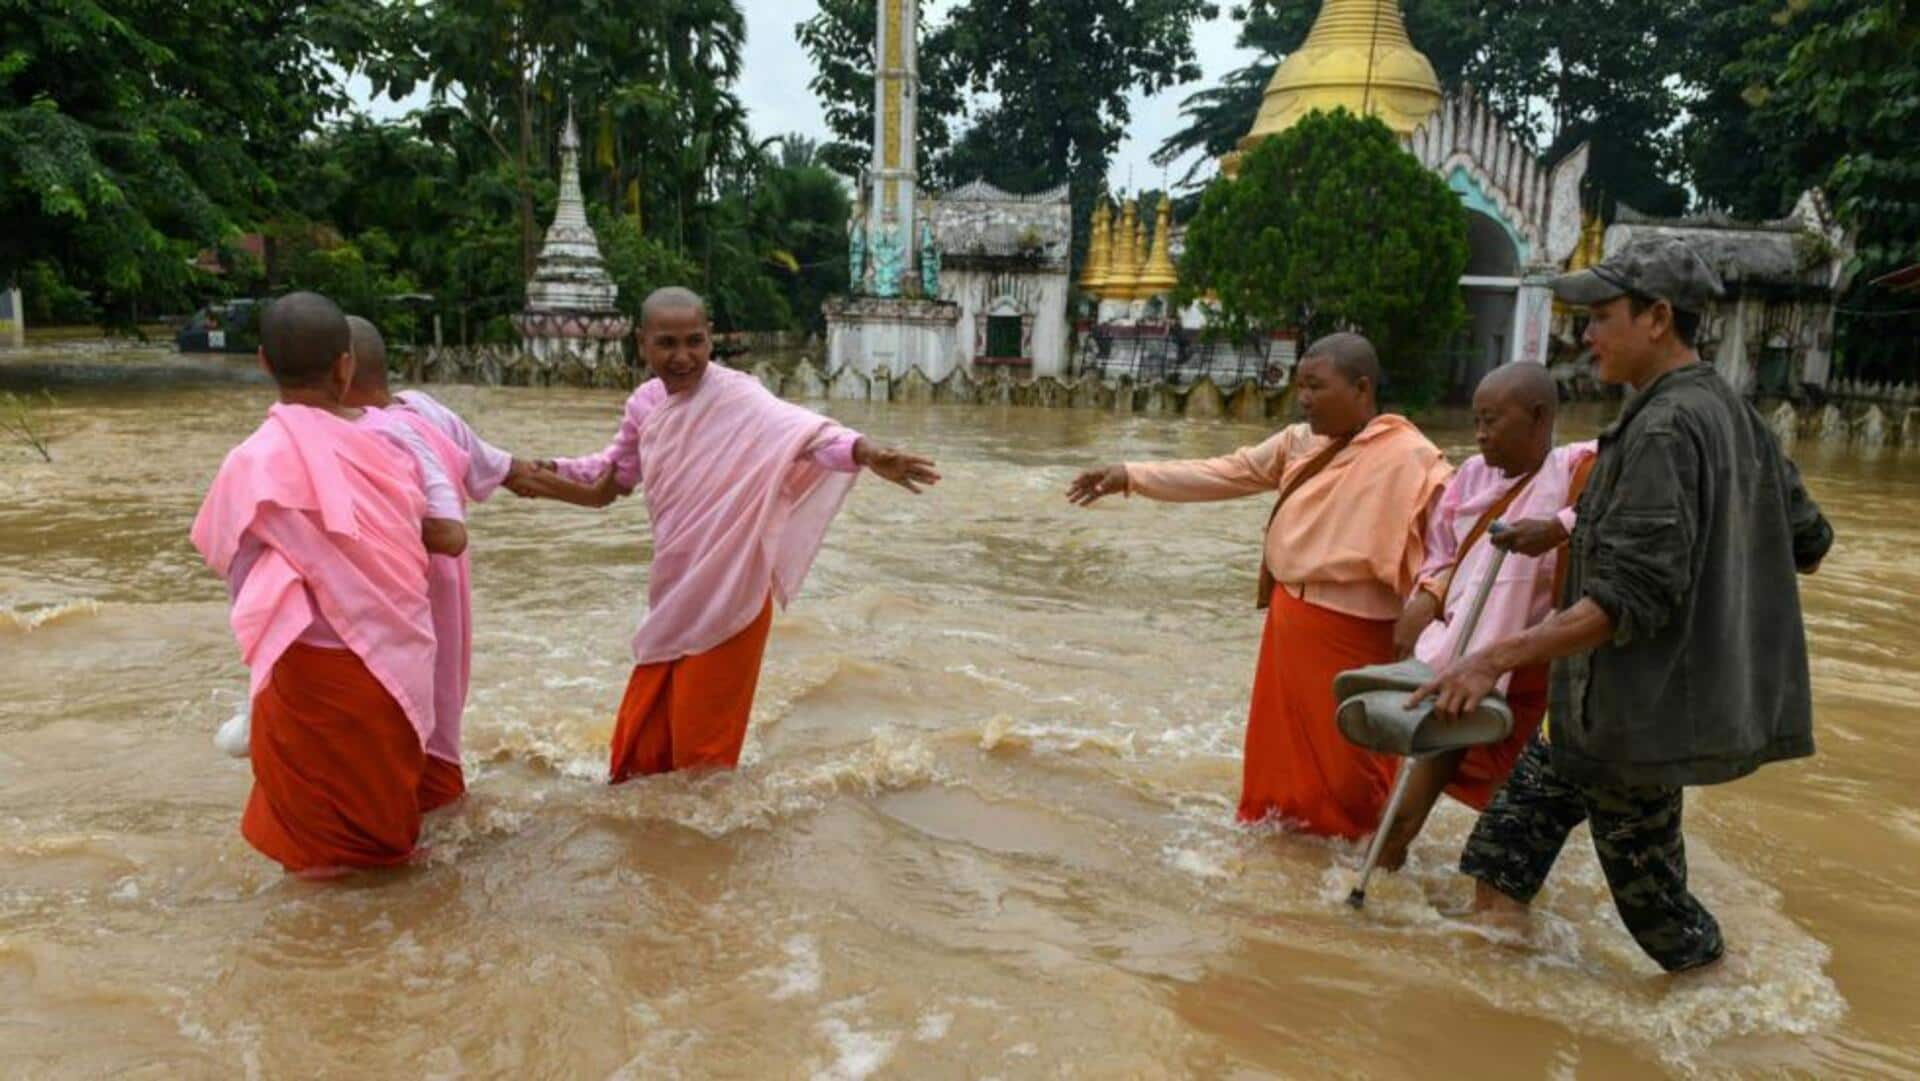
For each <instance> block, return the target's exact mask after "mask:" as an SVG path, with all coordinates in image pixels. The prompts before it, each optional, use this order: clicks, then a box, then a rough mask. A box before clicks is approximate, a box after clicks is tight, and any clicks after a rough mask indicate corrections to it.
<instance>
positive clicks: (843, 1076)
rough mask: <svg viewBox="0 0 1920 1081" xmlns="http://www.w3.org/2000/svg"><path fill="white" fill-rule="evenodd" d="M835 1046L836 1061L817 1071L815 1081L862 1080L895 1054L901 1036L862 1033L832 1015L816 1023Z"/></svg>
mask: <svg viewBox="0 0 1920 1081" xmlns="http://www.w3.org/2000/svg"><path fill="white" fill-rule="evenodd" d="M814 1028H815V1031H817V1032H819V1033H820V1035H822V1036H824V1037H825V1038H826V1040H827V1042H828V1043H829V1044H831V1045H832V1047H833V1054H834V1060H833V1063H832V1065H830V1066H828V1067H827V1068H826V1069H824V1070H815V1071H814V1073H813V1077H814V1081H861V1079H863V1078H867V1077H872V1076H873V1075H874V1074H875V1073H877V1072H879V1070H880V1067H882V1066H885V1065H886V1064H887V1060H888V1059H889V1058H892V1057H893V1049H894V1047H895V1046H897V1045H898V1044H899V1042H900V1038H899V1037H898V1036H889V1035H884V1034H880V1033H874V1032H862V1031H861V1030H859V1029H856V1028H854V1027H853V1026H852V1025H851V1024H849V1023H848V1022H846V1021H843V1020H841V1019H840V1018H838V1017H829V1018H827V1019H826V1020H824V1021H822V1022H820V1023H819V1024H818V1025H816V1026H814Z"/></svg>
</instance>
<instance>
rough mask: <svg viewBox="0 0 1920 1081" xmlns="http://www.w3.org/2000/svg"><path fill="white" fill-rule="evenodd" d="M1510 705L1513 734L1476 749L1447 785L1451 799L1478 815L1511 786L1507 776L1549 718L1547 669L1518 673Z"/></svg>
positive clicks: (1509, 693)
mask: <svg viewBox="0 0 1920 1081" xmlns="http://www.w3.org/2000/svg"><path fill="white" fill-rule="evenodd" d="M1507 705H1508V707H1509V708H1511V709H1512V710H1513V733H1512V734H1511V735H1509V736H1508V737H1507V738H1506V739H1504V740H1501V741H1500V742H1499V743H1490V744H1488V745H1486V746H1484V747H1475V748H1473V749H1472V750H1470V751H1468V752H1467V753H1466V754H1465V755H1464V756H1462V757H1461V759H1460V768H1459V769H1458V770H1456V771H1455V772H1454V775H1453V781H1452V782H1451V783H1449V784H1448V785H1447V795H1449V796H1452V797H1453V798H1454V799H1457V800H1459V801H1460V802H1461V803H1464V804H1466V805H1467V806H1469V807H1471V808H1473V809H1474V810H1476V811H1484V810H1486V809H1487V804H1488V803H1489V802H1490V801H1491V800H1492V799H1493V794H1494V793H1495V792H1498V791H1500V786H1501V785H1503V784H1506V783H1507V774H1509V773H1512V772H1513V765H1514V763H1516V762H1518V761H1520V752H1522V751H1524V750H1526V749H1527V744H1528V742H1530V741H1531V740H1532V739H1533V734H1534V733H1535V732H1537V731H1539V730H1540V720H1541V718H1543V717H1545V716H1546V715H1547V666H1546V665H1544V664H1542V665H1536V666H1535V667H1532V668H1518V669H1515V670H1514V673H1513V679H1512V680H1510V681H1509V682H1508V684H1507Z"/></svg>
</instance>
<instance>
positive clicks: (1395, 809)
mask: <svg viewBox="0 0 1920 1081" xmlns="http://www.w3.org/2000/svg"><path fill="white" fill-rule="evenodd" d="M1505 529H1506V523H1505V522H1495V523H1493V525H1491V526H1490V527H1488V529H1487V535H1488V536H1490V537H1491V536H1493V535H1494V534H1497V533H1500V532H1501V531H1503V530H1505ZM1506 561H1507V550H1506V549H1505V548H1496V549H1494V552H1493V565H1492V566H1491V567H1488V568H1487V576H1486V578H1484V579H1483V580H1482V581H1481V582H1480V592H1479V593H1477V594H1475V595H1474V598H1473V607H1472V608H1470V609H1468V610H1467V622H1466V626H1465V627H1463V628H1462V629H1461V632H1460V640H1459V641H1458V642H1456V643H1455V644H1454V647H1453V659H1454V660H1456V661H1457V660H1459V659H1460V658H1462V657H1464V656H1466V655H1467V646H1468V645H1469V644H1470V643H1471V642H1472V641H1473V632H1474V631H1476V630H1478V629H1479V628H1480V611H1481V609H1483V608H1485V607H1486V606H1487V596H1488V595H1489V594H1491V593H1492V592H1493V583H1494V581H1495V580H1496V579H1498V578H1499V577H1500V565H1501V564H1502V563H1505V562H1506ZM1442 753H1444V752H1441V751H1434V752H1432V753H1429V754H1422V755H1408V756H1406V757H1405V758H1402V759H1401V760H1400V768H1399V770H1398V771H1397V772H1396V773H1395V774H1394V777H1393V792H1392V794H1391V795H1389V796H1388V797H1387V810H1386V813H1385V814H1384V815H1382V816H1381V818H1380V827H1379V828H1378V829H1376V830H1374V831H1373V839H1372V840H1371V841H1369V842H1368V843H1367V862H1366V863H1365V864H1364V865H1363V866H1362V867H1361V868H1360V884H1359V885H1357V886H1355V887H1354V888H1353V892H1351V893H1349V894H1347V905H1348V907H1351V908H1354V909H1360V908H1365V907H1366V904H1367V882H1368V880H1369V879H1371V878H1372V877H1373V866H1374V864H1375V863H1377V862H1379V859H1380V849H1381V848H1383V847H1385V845H1386V843H1387V828H1388V827H1389V826H1392V825H1393V816H1394V815H1396V814H1399V813H1400V803H1401V801H1402V800H1404V799H1406V797H1407V782H1408V781H1410V780H1412V779H1413V767H1414V764H1415V763H1416V762H1418V761H1421V760H1423V759H1427V758H1431V757H1433V755H1435V754H1442Z"/></svg>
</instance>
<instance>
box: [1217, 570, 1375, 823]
mask: <svg viewBox="0 0 1920 1081" xmlns="http://www.w3.org/2000/svg"><path fill="white" fill-rule="evenodd" d="M1392 659H1393V621H1392V620H1390V619H1389V620H1372V619H1361V618H1360V617H1358V616H1350V615H1345V614H1343V613H1340V612H1335V611H1333V610H1331V609H1328V608H1321V607H1319V606H1318V605H1313V604H1308V603H1307V602H1305V601H1303V600H1299V599H1297V598H1295V597H1294V596H1293V594H1291V593H1288V592H1287V590H1286V587H1285V586H1281V587H1278V588H1276V589H1275V590H1274V591H1273V601H1272V604H1271V605H1270V606H1269V607H1268V608H1267V626H1266V631H1265V632H1264V633H1263V634H1262V635H1261V637H1260V666H1259V668H1258V669H1257V670H1256V671H1255V673H1254V677H1253V704H1252V707H1251V708H1250V709H1249V710H1248V714H1247V748H1246V762H1245V766H1244V769H1243V773H1242V779H1241V785H1240V820H1241V821H1242V822H1258V821H1260V820H1262V819H1266V818H1277V819H1279V820H1280V821H1283V822H1286V823H1288V824H1289V825H1293V826H1297V827H1299V828H1301V829H1304V830H1306V831H1307V832H1309V833H1320V834H1331V835H1333V836H1336V837H1346V838H1349V839H1357V838H1360V837H1365V836H1366V835H1367V834H1369V833H1372V832H1373V831H1374V829H1375V827H1377V826H1379V824H1380V814H1381V812H1382V811H1384V810H1385V809H1386V805H1387V793H1388V792H1389V791H1390V790H1391V789H1392V787H1393V771H1394V764H1395V759H1393V758H1392V757H1390V756H1387V755H1378V754H1374V753H1372V752H1371V751H1364V750H1361V749H1360V748H1358V747H1355V746H1354V745H1352V744H1351V743H1348V742H1347V741H1346V739H1345V738H1343V737H1342V736H1341V735H1340V730H1339V729H1338V728H1337V727H1335V725H1334V720H1333V716H1334V708H1335V702H1334V700H1333V677H1334V676H1335V675H1337V674H1338V673H1340V672H1344V671H1346V670H1347V669H1349V668H1360V667H1362V666H1364V665H1369V664H1381V663H1384V662H1386V661H1390V660H1392Z"/></svg>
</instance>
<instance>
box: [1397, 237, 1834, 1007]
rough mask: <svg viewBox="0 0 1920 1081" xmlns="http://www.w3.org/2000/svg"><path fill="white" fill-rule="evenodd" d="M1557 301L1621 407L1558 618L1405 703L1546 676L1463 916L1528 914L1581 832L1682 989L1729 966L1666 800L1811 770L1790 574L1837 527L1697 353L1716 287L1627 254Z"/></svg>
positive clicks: (1803, 660) (1679, 257)
mask: <svg viewBox="0 0 1920 1081" xmlns="http://www.w3.org/2000/svg"><path fill="white" fill-rule="evenodd" d="M1554 292H1555V294H1556V295H1557V296H1559V298H1560V299H1562V300H1564V301H1567V302H1569V303H1572V304H1579V305H1585V306H1586V307H1587V308H1588V310H1589V313H1590V315H1591V321H1590V322H1589V323H1588V325H1587V331H1586V342H1587V344H1588V346H1589V347H1590V348H1591V349H1592V351H1593V356H1594V363H1595V366H1596V368H1597V370H1598V374H1599V377H1600V379H1601V380H1602V381H1603V382H1607V383H1626V384H1630V385H1631V386H1632V388H1633V391H1634V394H1633V396H1632V398H1631V399H1630V400H1629V401H1628V402H1627V404H1626V407H1625V408H1624V409H1623V410H1622V412H1621V415H1620V418H1619V420H1617V421H1615V422H1614V424H1613V426H1612V427H1610V428H1608V429H1607V430H1606V431H1605V432H1604V433H1602V434H1601V436H1600V453H1599V457H1598V459H1597V461H1596V463H1595V465H1594V470H1593V477H1592V480H1591V481H1590V482H1589V483H1588V486H1587V489H1586V492H1585V494H1584V495H1582V497H1581V499H1580V504H1579V517H1578V521H1577V524H1576V525H1575V527H1574V531H1573V536H1572V538H1571V540H1570V541H1569V551H1568V555H1567V559H1568V573H1567V578H1566V586H1565V592H1564V593H1563V594H1562V596H1561V597H1560V604H1561V611H1559V612H1558V613H1557V614H1555V615H1554V616H1553V617H1552V618H1551V619H1549V620H1547V621H1545V622H1544V623H1541V624H1538V625H1536V626H1535V627H1533V628H1531V629H1530V630H1527V631H1525V632H1522V633H1520V634H1518V635H1515V636H1513V637H1511V638H1506V639H1503V640H1500V641H1497V642H1494V643H1492V644H1490V645H1488V646H1487V647H1485V648H1484V649H1482V650H1480V651H1478V652H1476V653H1473V654H1471V655H1469V656H1467V657H1464V658H1462V659H1461V660H1460V661H1458V662H1456V663H1455V664H1453V665H1451V666H1449V667H1448V668H1447V670H1446V671H1444V672H1442V673H1440V675H1439V676H1438V677H1437V678H1436V679H1435V680H1434V681H1433V682H1432V683H1430V684H1428V685H1427V686H1426V687H1424V688H1422V689H1421V690H1420V691H1419V692H1418V693H1417V694H1416V695H1415V696H1414V701H1415V702H1418V701H1420V700H1423V699H1425V698H1428V697H1432V698H1434V699H1435V703H1436V708H1437V709H1438V710H1439V711H1440V712H1442V713H1458V712H1460V711H1463V710H1467V709H1471V708H1473V707H1474V706H1476V705H1478V704H1479V700H1480V698H1481V697H1482V696H1484V695H1485V694H1486V693H1487V691H1488V690H1489V688H1491V687H1492V686H1493V683H1494V681H1495V680H1496V679H1498V678H1499V676H1500V675H1501V674H1502V673H1504V672H1507V671H1510V670H1512V669H1514V668H1520V667H1524V666H1526V665H1529V664H1539V663H1541V662H1543V661H1548V660H1551V661H1553V662H1554V664H1553V683H1552V696H1551V712H1550V713H1549V721H1548V727H1546V728H1543V730H1542V732H1541V734H1540V736H1537V737H1536V738H1535V739H1534V742H1533V743H1532V744H1531V745H1530V746H1529V747H1528V748H1527V750H1526V752H1525V753H1524V754H1523V755H1522V756H1521V759H1520V761H1519V763H1518V764H1517V765H1516V766H1515V768H1514V771H1513V774H1512V776H1510V777H1509V778H1508V780H1507V784H1506V787H1505V788H1503V789H1502V790H1501V791H1500V792H1499V793H1498V794H1497V795H1496V796H1495V797H1494V799H1493V802H1492V804H1491V805H1490V806H1489V807H1488V808H1487V811H1486V813H1485V814H1484V815H1483V816H1482V817H1481V819H1480V821H1479V823H1478V824H1477V825H1476V826H1475V828H1474V831H1473V835H1472V837H1471V838H1470V839H1469V840H1468V841H1467V846H1466V850H1465V852H1464V853H1463V854H1462V856H1461V862H1460V868H1461V870H1462V871H1464V872H1465V873H1466V874H1468V875H1470V876H1472V877H1473V878H1475V879H1476V880H1478V888H1477V891H1476V897H1475V900H1476V906H1477V907H1479V908H1480V909H1482V910H1492V911H1496V912H1498V911H1501V910H1505V911H1508V912H1514V911H1516V910H1517V911H1524V906H1525V905H1527V904H1528V903H1529V902H1531V901H1532V899H1533V897H1534V895H1535V894H1536V893H1537V892H1539V889H1540V886H1541V883H1542V882H1544V881H1545V879H1546V876H1547V873H1548V871H1550V870H1551V869H1552V867H1553V862H1554V860H1555V858H1556V857H1557V856H1558V855H1559V852H1560V848H1561V846H1562V845H1564V844H1565V842H1566V838H1567V834H1568V832H1569V831H1571V830H1572V829H1573V827H1574V826H1576V825H1579V824H1580V822H1582V821H1583V820H1584V821H1587V822H1588V823H1589V824H1590V825H1591V827H1592V833H1593V842H1594V850H1595V852H1596V854H1597V855H1598V856H1599V859H1600V866H1601V869H1602V870H1603V871H1605V873H1606V876H1607V884H1608V886H1609V887H1610V888H1611V889H1612V892H1613V900H1614V905H1615V907H1616V908H1618V909H1619V912H1620V917H1621V919H1622V921H1623V922H1625V924H1626V925H1627V929H1628V930H1629V931H1631V932H1632V933H1633V937H1634V939H1635V941H1637V942H1638V943H1639V944H1640V948H1641V949H1643V950H1645V951H1646V952H1647V954H1648V955H1649V956H1651V957H1652V958H1653V959H1654V960H1656V961H1658V962H1659V963H1660V964H1661V965H1662V966H1663V967H1664V968H1666V969H1667V970H1668V971H1669V972H1679V971H1683V970H1686V969H1690V968H1698V967H1700V966H1701V965H1706V964H1711V963H1712V962H1714V961H1716V960H1718V959H1719V958H1720V956H1721V954H1722V953H1723V952H1724V949H1725V947H1724V946H1723V944H1722V941H1721V937H1720V927H1719V925H1718V924H1717V923H1716V922H1715V921H1714V918H1713V915H1712V914H1711V913H1709V912H1708V911H1707V910H1706V908H1705V906H1703V905H1701V903H1700V902H1699V900H1698V899H1697V898H1695V897H1694V896H1693V894H1692V893H1690V892H1688V890H1687V862H1686V847H1685V843H1684V841H1683V839H1682V836H1681V832H1680V817H1681V816H1680V812H1681V790H1682V788H1683V786H1686V785H1701V784H1718V783H1721V782H1723V781H1731V780H1734V779H1735V778H1738V777H1744V776H1746V775H1747V774H1749V773H1751V772H1753V771H1754V770H1756V769H1758V768H1759V767H1761V766H1763V765H1765V764H1767V763H1769V762H1774V761H1778V760H1780V759H1785V758H1798V757H1802V756H1805V755H1809V754H1812V753H1813V706H1812V699H1811V697H1810V696H1809V693H1808V677H1807V642H1806V629H1805V627H1804V625H1803V624H1802V622H1801V615H1800V595H1799V589H1798V586H1797V584H1796V582H1795V580H1794V574H1795V572H1796V571H1799V572H1802V573H1809V574H1810V573H1812V572H1813V571H1814V570H1815V569H1816V568H1817V567H1818V566H1819V565H1820V561H1821V559H1822V558H1824V557H1825V556H1826V554H1827V550H1828V548H1830V547H1831V546H1832V544H1833V530H1832V529H1831V528H1830V527H1829V526H1828V525H1827V522H1826V519H1825V518H1823V517H1822V516H1821V514H1820V508H1819V507H1818V506H1816V505H1815V504H1814V502H1813V500H1812V499H1810V498H1809V497H1808V496H1807V492H1806V489H1805V488H1804V487H1803V486H1802V485H1801V483H1800V475H1799V472H1798V471H1797V470H1796V469H1795V468H1794V466H1793V463H1792V462H1791V461H1789V460H1788V459H1787V457H1786V456H1785V455H1784V454H1782V453H1781V451H1780V448H1779V445H1778V444H1777V443H1776V442H1775V441H1774V437H1773V434H1772V432H1771V431H1770V430H1769V429H1768V427H1767V425H1766V422H1765V421H1763V420H1762V419H1761V417H1760V415H1759V413H1758V412H1756V411H1755V410H1754V408H1753V407H1752V406H1751V405H1749V404H1748V403H1747V402H1746V401H1744V400H1743V399H1742V398H1741V397H1740V395H1739V394H1738V393H1737V392H1735V391H1734V390H1733V388H1731V387H1729V386H1728V385H1727V383H1726V382H1725V381H1724V380H1723V379H1721V378H1720V375H1719V373H1718V372H1716V371H1715V370H1714V369H1713V367H1712V366H1711V365H1709V364H1704V363H1702V362H1701V361H1700V356H1699V354H1698V353H1697V352H1695V351H1694V347H1693V339H1694V333H1695V332H1696V331H1697V329H1698V327H1699V322H1700V312H1701V311H1702V310H1703V309H1704V308H1705V306H1706V304H1707V303H1708V302H1709V301H1710V300H1712V299H1713V298H1714V297H1717V296H1719V295H1720V282H1719V280H1718V278H1717V277H1716V276H1715V275H1714V273H1713V271H1712V270H1711V269H1710V268H1708V267H1707V265H1706V264H1705V263H1704V262H1702V261H1701V259H1700V257H1699V256H1698V255H1697V254H1696V253H1695V252H1694V251H1693V250H1692V249H1690V248H1688V247H1687V246H1686V244H1684V243H1683V242H1681V241H1679V240H1677V239H1673V238H1670V237H1658V238H1649V239H1646V240H1641V241H1636V242H1634V243H1633V244H1630V245H1628V246H1627V247H1626V248H1625V249H1623V250H1621V251H1620V252H1617V253H1616V254H1614V255H1612V256H1610V257H1609V258H1607V259H1606V260H1605V261H1604V262H1602V263H1600V264H1599V265H1597V266H1595V267H1592V268H1591V269H1589V270H1584V271H1581V272H1579V273H1577V274H1570V275H1566V276H1564V277H1562V278H1560V279H1559V280H1557V281H1556V282H1555V283H1554ZM1494 543H1496V544H1499V543H1501V541H1499V540H1496V541H1495V542H1494ZM1507 543H1509V544H1511V543H1512V541H1511V539H1510V538H1509V539H1508V540H1507Z"/></svg>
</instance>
